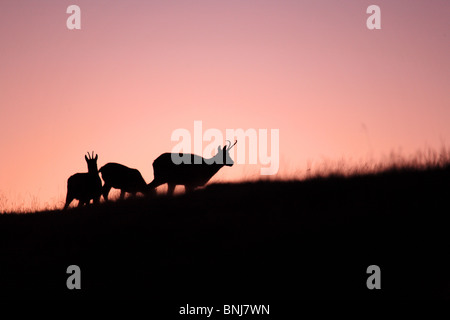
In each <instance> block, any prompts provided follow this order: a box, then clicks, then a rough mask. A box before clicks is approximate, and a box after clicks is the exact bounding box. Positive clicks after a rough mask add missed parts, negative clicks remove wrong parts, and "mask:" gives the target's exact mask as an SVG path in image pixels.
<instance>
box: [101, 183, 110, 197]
mask: <svg viewBox="0 0 450 320" xmlns="http://www.w3.org/2000/svg"><path fill="white" fill-rule="evenodd" d="M110 190H111V186H110V185H109V184H106V183H105V185H104V186H103V187H102V194H103V199H105V201H108V195H109V191H110Z"/></svg>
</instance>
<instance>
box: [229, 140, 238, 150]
mask: <svg viewBox="0 0 450 320" xmlns="http://www.w3.org/2000/svg"><path fill="white" fill-rule="evenodd" d="M236 143H237V140H236V141H235V142H234V143H233V145H231V146H230V147H228V150H230V149H231V148H233V147H234V146H235V145H236ZM230 144H231V142H230Z"/></svg>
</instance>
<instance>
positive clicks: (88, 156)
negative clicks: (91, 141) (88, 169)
mask: <svg viewBox="0 0 450 320" xmlns="http://www.w3.org/2000/svg"><path fill="white" fill-rule="evenodd" d="M87 154H88V155H87V158H88V159H90V158H91V155H90V154H89V151H88V152H87Z"/></svg>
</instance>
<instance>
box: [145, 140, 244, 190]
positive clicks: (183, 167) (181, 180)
mask: <svg viewBox="0 0 450 320" xmlns="http://www.w3.org/2000/svg"><path fill="white" fill-rule="evenodd" d="M236 143H237V141H236V142H235V143H234V144H233V145H231V142H230V143H229V145H228V148H227V146H224V147H223V149H222V148H221V147H220V146H219V147H218V148H217V154H216V155H215V156H214V157H212V158H210V159H205V158H203V157H200V156H198V155H195V154H190V153H187V154H186V153H180V154H176V153H163V154H162V155H160V156H159V157H158V158H156V160H155V161H153V176H154V179H153V181H152V182H151V183H149V184H148V186H149V188H150V189H154V188H156V187H158V186H160V185H162V184H164V183H167V185H168V190H167V194H168V195H172V194H173V191H174V190H175V187H176V186H177V185H184V187H185V189H186V192H190V191H192V190H194V189H195V188H196V187H200V186H203V185H205V184H206V183H207V182H208V181H209V180H210V179H211V177H212V176H213V175H215V174H216V173H217V171H219V170H220V168H222V167H223V166H224V165H225V166H229V167H231V166H232V165H233V164H234V162H233V160H232V159H231V157H230V154H229V151H230V149H231V148H232V147H233V146H234V145H235V144H236ZM174 159H184V161H183V162H182V163H179V164H176V163H174ZM186 162H188V163H186Z"/></svg>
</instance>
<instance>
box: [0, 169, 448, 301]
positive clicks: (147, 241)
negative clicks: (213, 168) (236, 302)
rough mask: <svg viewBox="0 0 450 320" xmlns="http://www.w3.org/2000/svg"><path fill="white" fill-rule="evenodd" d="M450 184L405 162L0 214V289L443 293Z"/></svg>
mask: <svg viewBox="0 0 450 320" xmlns="http://www.w3.org/2000/svg"><path fill="white" fill-rule="evenodd" d="M449 192H450V170H449V169H448V168H444V169H442V168H437V169H427V170H406V169H405V170H397V171H388V172H384V173H380V174H374V175H363V176H354V177H347V178H344V177H328V178H315V179H310V180H307V181H292V182H257V183H242V184H217V185H211V186H208V187H207V188H205V189H203V190H199V191H196V192H194V193H192V194H189V195H181V196H177V197H174V198H168V197H165V196H161V197H158V198H156V199H135V200H125V201H117V202H110V203H107V204H101V205H99V206H97V207H95V206H91V207H85V208H82V209H72V210H68V211H67V212H62V211H56V212H38V213H34V214H26V215H14V214H4V215H1V216H0V296H1V297H2V298H8V297H9V298H11V297H14V298H18V297H30V298H37V297H39V298H73V297H79V298H159V299H175V298H178V299H188V298H189V299H227V298H229V299H239V298H244V299H297V298H332V299H334V298H338V299H340V298H358V299H359V298H363V299H365V298H368V299H371V298H375V299H377V298H450V281H449V280H450V277H449V274H448V270H450V269H449V267H450V264H449V263H447V260H448V256H449V251H450V231H449V227H450V210H449V199H450V197H449ZM72 264H75V265H78V266H80V268H81V274H82V277H81V279H82V281H81V282H82V290H80V291H70V290H68V289H67V288H66V279H67V277H68V275H67V274H66V268H67V267H68V266H69V265H72ZM369 265H378V266H379V267H380V268H381V290H369V289H367V287H366V280H367V278H368V276H369V275H368V274H367V273H366V269H367V267H368V266H369Z"/></svg>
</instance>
